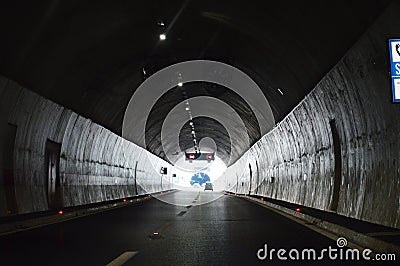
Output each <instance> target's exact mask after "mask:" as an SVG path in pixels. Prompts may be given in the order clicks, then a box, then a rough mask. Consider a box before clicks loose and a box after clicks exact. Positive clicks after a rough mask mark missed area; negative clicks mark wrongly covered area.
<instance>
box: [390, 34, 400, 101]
mask: <svg viewBox="0 0 400 266" xmlns="http://www.w3.org/2000/svg"><path fill="white" fill-rule="evenodd" d="M389 51H390V65H391V76H392V92H393V101H394V102H400V39H390V40H389Z"/></svg>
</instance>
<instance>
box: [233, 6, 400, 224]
mask: <svg viewBox="0 0 400 266" xmlns="http://www.w3.org/2000/svg"><path fill="white" fill-rule="evenodd" d="M399 12H400V6H399V4H398V3H394V4H392V5H391V7H390V8H389V9H388V10H387V11H386V12H385V13H384V14H383V15H382V16H381V17H380V18H379V19H378V20H377V21H376V23H375V24H374V25H373V26H372V27H371V28H370V29H369V30H368V31H367V32H366V33H365V34H364V35H363V37H362V38H361V39H360V40H359V41H358V42H357V43H356V44H355V45H354V47H353V48H352V49H351V50H350V51H349V52H348V53H347V54H346V55H345V56H344V57H343V58H342V60H341V61H340V62H339V63H338V64H337V65H336V66H335V67H334V68H333V69H332V70H331V71H330V72H329V73H328V74H327V75H326V76H325V77H324V78H323V79H322V80H321V81H320V82H319V84H318V85H317V86H316V87H315V88H314V90H313V91H312V92H311V93H310V94H309V95H308V96H307V97H306V98H305V99H304V100H303V101H302V102H301V103H300V104H299V105H298V106H297V107H296V108H295V109H294V110H293V111H292V112H291V113H290V114H289V115H288V116H287V117H286V118H285V119H284V120H283V121H282V122H281V123H279V124H278V125H277V126H276V127H275V128H274V129H273V130H272V131H271V132H270V133H268V134H266V135H265V136H263V137H262V138H261V140H260V141H258V142H257V143H256V144H255V145H254V146H253V147H252V148H251V149H250V150H249V151H248V152H247V153H246V155H247V156H248V157H246V156H244V157H242V158H241V161H238V162H237V163H236V165H234V166H233V167H232V169H229V170H228V172H227V175H226V178H227V179H226V184H227V186H228V189H229V190H230V191H231V192H238V193H249V190H251V193H253V194H257V195H265V196H268V197H271V198H275V199H280V200H284V201H289V202H293V203H298V204H301V205H305V206H310V207H313V208H318V209H322V210H330V209H331V207H330V206H331V205H332V201H333V196H334V195H333V194H334V192H333V188H334V181H335V180H334V176H335V173H334V172H335V158H334V149H333V137H332V131H331V127H330V121H331V120H333V119H335V124H336V128H337V131H338V135H339V140H340V146H341V149H340V153H341V158H342V159H341V160H342V171H341V172H340V173H339V183H338V184H339V185H340V187H339V188H340V189H339V194H338V206H337V213H339V214H342V215H345V216H349V217H353V218H357V219H362V220H366V221H370V222H373V223H378V224H383V225H387V226H391V227H397V228H400V141H399V140H400V138H399V137H400V105H399V104H394V103H392V102H391V99H392V96H391V84H390V74H389V72H388V71H389V70H390V66H389V62H388V60H389V53H388V42H387V40H388V39H389V38H393V37H398V36H399V34H400V32H399V28H400V21H399V20H398V14H399ZM332 41H334V40H332ZM305 67H306V66H305ZM247 158H249V161H248V162H247V161H246V160H247ZM249 163H250V165H251V168H252V178H250V170H249V169H250V168H249V166H248V164H249ZM242 173H243V174H242ZM250 180H251V184H250Z"/></svg>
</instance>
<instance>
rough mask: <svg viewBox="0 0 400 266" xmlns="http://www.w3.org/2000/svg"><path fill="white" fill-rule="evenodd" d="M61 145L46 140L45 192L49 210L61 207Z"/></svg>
mask: <svg viewBox="0 0 400 266" xmlns="http://www.w3.org/2000/svg"><path fill="white" fill-rule="evenodd" d="M60 153H61V144H60V143H56V142H53V141H51V140H47V142H46V152H45V168H44V169H45V171H46V191H47V202H48V204H49V209H57V208H59V207H62V205H63V204H62V199H61V191H60Z"/></svg>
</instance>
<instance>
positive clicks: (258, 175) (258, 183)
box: [255, 161, 261, 195]
mask: <svg viewBox="0 0 400 266" xmlns="http://www.w3.org/2000/svg"><path fill="white" fill-rule="evenodd" d="M256 173H257V183H256V191H255V194H256V195H257V194H258V188H259V187H260V185H261V184H260V172H259V169H258V161H256Z"/></svg>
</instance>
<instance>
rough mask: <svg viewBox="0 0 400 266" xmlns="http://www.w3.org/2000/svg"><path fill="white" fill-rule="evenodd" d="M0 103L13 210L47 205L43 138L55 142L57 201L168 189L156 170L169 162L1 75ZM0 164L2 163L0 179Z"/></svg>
mask: <svg viewBox="0 0 400 266" xmlns="http://www.w3.org/2000/svg"><path fill="white" fill-rule="evenodd" d="M0 106H1V115H0V117H1V121H0V122H1V123H2V124H1V127H0V132H2V133H4V131H5V129H6V128H7V125H9V124H12V125H15V126H16V128H17V130H16V135H15V143H14V145H13V150H11V151H8V152H7V151H5V150H2V152H1V156H3V157H5V156H7V157H11V158H12V161H13V181H14V187H13V188H12V189H13V190H14V191H15V202H16V204H17V208H16V210H12V212H13V213H15V212H17V211H18V213H28V212H36V211H42V210H47V209H48V208H49V204H48V200H47V179H46V171H47V169H46V167H45V151H46V142H47V140H51V141H52V142H55V143H59V144H60V145H61V153H60V165H59V176H60V197H61V203H60V204H61V205H62V206H64V207H68V206H76V205H82V204H89V203H94V202H100V201H106V200H111V199H118V198H123V197H129V196H134V195H137V194H139V195H140V194H146V193H152V192H156V191H161V190H166V189H169V188H170V186H169V183H168V182H166V181H165V182H164V183H163V185H161V181H160V180H161V175H160V172H159V171H160V168H161V167H162V166H170V165H169V164H168V163H166V162H165V161H163V160H162V159H160V158H158V157H156V156H154V155H152V154H150V153H149V152H147V151H145V150H144V149H142V148H140V147H138V146H136V145H134V144H132V143H130V142H128V141H126V140H124V139H122V138H121V137H118V136H117V135H116V134H114V133H112V132H111V131H109V130H107V129H105V128H104V127H101V126H99V125H97V124H95V123H93V122H92V121H91V120H89V119H86V118H84V117H82V116H79V115H78V114H76V113H74V112H73V111H71V110H68V109H66V108H64V107H61V106H59V105H57V104H55V103H53V102H51V101H49V100H47V99H45V98H43V97H40V96H38V95H37V94H35V93H33V92H31V91H29V90H27V89H25V88H22V87H21V86H20V85H18V84H17V83H15V82H13V81H11V80H8V79H6V78H4V77H0ZM1 161H3V160H1ZM136 163H137V167H136ZM0 166H1V165H0ZM3 169H4V166H2V169H1V170H2V172H1V173H2V176H1V179H2V181H3V180H4V171H3ZM135 172H136V173H135ZM168 174H169V175H170V174H171V171H169V172H168ZM135 177H136V182H135ZM165 178H166V179H168V178H169V176H168V175H167V176H165ZM135 185H136V186H135ZM0 187H1V188H0V190H1V191H0V192H1V193H0V196H1V197H2V198H1V201H0V206H1V207H0V211H1V213H0V216H1V215H7V213H6V210H8V206H7V204H8V202H7V200H6V199H5V194H6V193H5V190H6V189H7V188H6V186H5V184H4V182H2V186H0ZM8 205H9V204H8Z"/></svg>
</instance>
